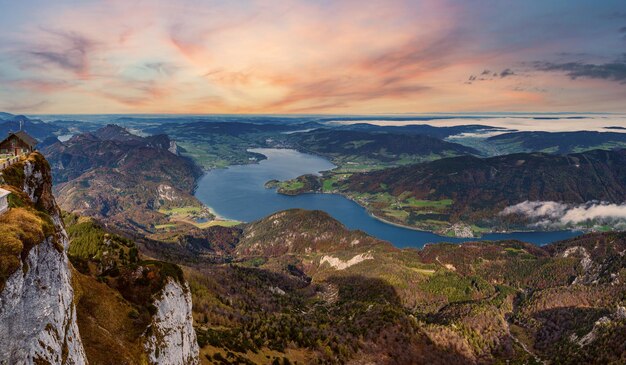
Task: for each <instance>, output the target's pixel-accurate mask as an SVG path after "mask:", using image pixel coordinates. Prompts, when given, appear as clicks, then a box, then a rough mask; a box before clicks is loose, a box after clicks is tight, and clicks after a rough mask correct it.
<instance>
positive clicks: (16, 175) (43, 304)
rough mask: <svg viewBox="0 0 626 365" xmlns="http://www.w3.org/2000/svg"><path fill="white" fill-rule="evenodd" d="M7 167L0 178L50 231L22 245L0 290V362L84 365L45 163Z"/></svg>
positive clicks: (33, 160) (36, 159) (63, 237)
mask: <svg viewBox="0 0 626 365" xmlns="http://www.w3.org/2000/svg"><path fill="white" fill-rule="evenodd" d="M11 169H13V170H12V171H5V174H8V176H5V177H6V178H7V179H8V180H10V181H12V187H13V188H16V189H19V190H21V191H23V192H24V193H25V195H23V198H24V199H29V200H30V202H23V204H25V205H34V206H35V207H37V210H35V209H32V210H33V211H34V212H37V213H38V214H43V215H44V216H43V218H45V219H49V220H50V221H51V222H52V226H53V227H54V229H53V231H49V230H43V232H46V233H50V234H48V235H47V236H46V237H45V238H44V239H43V240H41V242H36V244H35V245H34V246H33V247H28V245H26V244H24V245H23V248H22V251H21V255H20V256H21V260H20V262H19V267H18V268H17V270H15V271H14V272H12V273H11V275H10V276H8V278H7V279H6V282H5V283H4V288H3V289H2V291H1V292H0V328H1V329H2V330H0V359H2V360H1V361H0V363H3V364H4V363H6V364H35V363H37V364H39V363H50V364H86V363H87V359H86V356H85V351H84V348H83V344H82V342H81V338H80V334H79V332H78V326H77V324H76V308H75V305H74V302H73V299H74V290H73V289H72V285H71V284H72V283H71V272H70V265H69V262H68V258H67V255H66V253H65V250H66V249H67V247H68V244H69V241H68V238H67V234H66V233H65V229H64V228H63V224H62V221H61V219H60V215H59V209H58V208H57V206H56V203H55V202H54V199H53V198H52V194H51V188H52V186H51V179H50V170H49V167H48V164H47V162H46V161H45V160H44V159H43V157H42V156H41V155H39V154H33V155H31V156H30V157H29V159H28V160H27V161H24V162H20V163H18V164H16V165H14V166H12V167H11ZM11 174H12V175H11ZM9 176H10V177H9ZM5 182H6V181H5ZM16 193H19V192H16ZM19 209H24V208H19ZM29 213H30V211H26V213H25V214H29ZM7 214H8V213H7ZM21 225H22V228H23V229H24V230H27V229H28V227H24V226H25V223H24V222H22V223H21ZM31 228H32V227H31ZM34 228H37V227H34ZM6 238H7V239H6V240H5V237H4V236H2V235H0V246H4V245H5V244H6V242H9V240H8V237H6ZM2 248H3V254H4V253H5V252H4V251H5V250H4V247H2Z"/></svg>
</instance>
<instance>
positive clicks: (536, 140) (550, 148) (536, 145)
mask: <svg viewBox="0 0 626 365" xmlns="http://www.w3.org/2000/svg"><path fill="white" fill-rule="evenodd" d="M612 129H621V128H616V127H613V128H612ZM486 142H487V143H489V144H492V145H494V146H495V147H496V148H497V149H498V150H499V151H500V152H502V153H511V152H535V151H541V152H549V153H559V154H567V153H575V152H583V151H588V150H592V149H604V150H612V149H616V148H626V133H618V132H595V131H577V132H515V133H504V134H500V135H497V136H494V137H489V138H488V139H487V140H486Z"/></svg>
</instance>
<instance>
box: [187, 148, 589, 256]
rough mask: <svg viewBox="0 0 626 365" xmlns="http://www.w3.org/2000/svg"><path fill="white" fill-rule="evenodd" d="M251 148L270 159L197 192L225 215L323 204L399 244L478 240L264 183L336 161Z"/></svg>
mask: <svg viewBox="0 0 626 365" xmlns="http://www.w3.org/2000/svg"><path fill="white" fill-rule="evenodd" d="M251 151H253V152H258V153H261V154H263V155H265V156H267V160H263V161H261V162H260V163H259V164H253V165H241V166H231V167H229V168H227V169H220V170H212V171H209V172H208V173H206V174H205V175H204V176H203V177H202V178H201V179H200V181H199V182H198V188H197V190H196V194H195V195H196V197H197V198H198V199H199V200H200V201H201V202H202V203H204V204H205V205H207V206H209V207H211V209H212V210H213V212H215V213H216V214H218V215H220V216H222V217H224V218H227V219H233V220H238V221H243V222H251V221H254V220H257V219H260V218H263V217H266V216H268V215H270V214H272V213H274V212H277V211H280V210H285V209H290V208H302V209H309V210H313V209H318V210H323V211H325V212H327V213H328V214H330V215H331V216H333V217H334V218H335V219H337V220H339V221H341V222H342V223H343V224H344V225H345V226H347V227H348V228H350V229H360V230H363V231H365V232H367V233H368V234H370V235H372V236H374V237H378V238H380V239H383V240H386V241H389V242H391V243H393V244H394V245H395V246H396V247H423V246H424V245H425V244H427V243H435V242H464V241H472V240H473V241H475V240H476V239H460V238H449V237H443V236H439V235H436V234H433V233H429V232H422V231H416V230H412V229H407V228H402V227H398V226H394V225H391V224H387V223H384V222H381V221H379V220H377V219H375V218H373V217H372V216H370V215H369V214H368V213H367V211H366V210H365V209H364V208H363V207H361V206H359V205H358V204H356V203H354V202H353V201H351V200H349V199H346V198H344V197H343V196H341V195H335V194H304V195H298V196H286V195H281V194H277V193H276V191H275V190H274V189H266V188H265V187H264V184H265V183H266V182H267V181H268V180H272V179H277V180H286V179H292V178H295V177H297V176H300V175H303V174H310V173H317V172H319V171H324V170H330V169H332V168H333V167H334V165H333V164H332V163H330V162H329V161H327V160H325V159H323V158H321V157H318V156H313V155H308V154H304V153H300V152H298V151H295V150H286V149H265V148H259V149H254V150H251ZM579 234H580V232H572V231H558V232H513V233H494V234H487V235H484V236H483V237H482V240H503V239H518V240H521V241H526V242H531V243H534V244H537V245H543V244H546V243H550V242H553V241H558V240H562V239H566V238H571V237H575V236H577V235H579Z"/></svg>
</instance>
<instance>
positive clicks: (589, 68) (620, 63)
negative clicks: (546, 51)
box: [534, 60, 626, 83]
mask: <svg viewBox="0 0 626 365" xmlns="http://www.w3.org/2000/svg"><path fill="white" fill-rule="evenodd" d="M534 68H535V69H536V70H539V71H560V72H565V73H566V74H567V76H569V77H570V78H571V79H572V80H575V79H577V78H591V79H603V80H610V81H618V82H620V83H624V82H625V81H626V61H624V60H616V61H614V62H610V63H604V64H592V63H582V62H567V63H552V62H535V63H534Z"/></svg>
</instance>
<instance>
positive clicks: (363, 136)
mask: <svg viewBox="0 0 626 365" xmlns="http://www.w3.org/2000/svg"><path fill="white" fill-rule="evenodd" d="M288 141H289V142H290V143H291V144H292V145H293V146H294V147H295V148H297V149H299V150H301V151H304V152H309V153H314V154H317V155H322V156H325V157H327V158H330V159H331V160H332V161H333V162H334V163H335V164H338V165H340V166H342V167H343V168H358V167H359V165H361V166H362V168H363V169H372V168H375V167H377V165H380V167H385V166H389V165H400V164H408V163H415V162H421V161H430V160H434V159H437V158H442V157H450V156H459V155H464V154H478V151H476V150H475V149H473V148H470V147H465V146H462V145H460V144H456V143H450V142H445V141H442V140H441V139H438V138H434V137H429V136H426V135H421V134H397V133H382V132H368V131H360V130H336V129H316V130H313V131H309V132H302V133H294V134H292V135H289V137H288ZM350 165H353V166H350Z"/></svg>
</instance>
